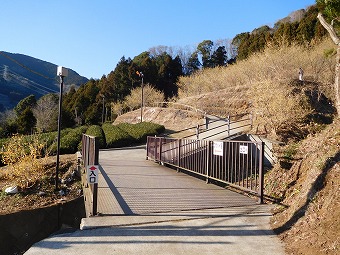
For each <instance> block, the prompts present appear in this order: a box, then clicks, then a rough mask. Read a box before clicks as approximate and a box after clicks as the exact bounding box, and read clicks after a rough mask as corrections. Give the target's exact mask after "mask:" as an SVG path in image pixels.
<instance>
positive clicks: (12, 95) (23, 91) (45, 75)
mask: <svg viewBox="0 0 340 255" xmlns="http://www.w3.org/2000/svg"><path fill="white" fill-rule="evenodd" d="M56 74H57V65H55V64H52V63H49V62H46V61H43V60H40V59H36V58H33V57H30V56H26V55H22V54H13V53H9V52H3V51H2V52H0V111H3V110H5V109H11V108H13V107H15V106H16V105H17V103H18V102H19V101H20V100H21V99H23V98H25V97H27V96H29V95H31V94H33V95H35V96H36V99H38V98H40V97H41V96H43V95H45V94H48V93H54V92H56V93H58V92H59V77H57V75H56ZM87 81H88V79H87V78H86V77H83V76H80V75H79V74H78V73H76V72H75V71H73V70H71V69H69V74H68V77H65V79H64V85H65V90H67V88H69V87H70V86H72V85H74V86H79V85H81V84H84V83H86V82H87Z"/></svg>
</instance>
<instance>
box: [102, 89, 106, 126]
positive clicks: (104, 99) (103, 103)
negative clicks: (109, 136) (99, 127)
mask: <svg viewBox="0 0 340 255" xmlns="http://www.w3.org/2000/svg"><path fill="white" fill-rule="evenodd" d="M102 97H103V112H102V124H104V109H105V108H104V107H105V96H104V95H102Z"/></svg>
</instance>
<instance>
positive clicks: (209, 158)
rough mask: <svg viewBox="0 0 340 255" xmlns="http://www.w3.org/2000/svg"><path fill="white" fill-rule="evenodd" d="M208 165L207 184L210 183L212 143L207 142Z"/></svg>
mask: <svg viewBox="0 0 340 255" xmlns="http://www.w3.org/2000/svg"><path fill="white" fill-rule="evenodd" d="M207 143H208V145H207V165H206V183H209V174H210V168H211V162H212V160H211V157H212V155H211V154H212V153H211V141H207Z"/></svg>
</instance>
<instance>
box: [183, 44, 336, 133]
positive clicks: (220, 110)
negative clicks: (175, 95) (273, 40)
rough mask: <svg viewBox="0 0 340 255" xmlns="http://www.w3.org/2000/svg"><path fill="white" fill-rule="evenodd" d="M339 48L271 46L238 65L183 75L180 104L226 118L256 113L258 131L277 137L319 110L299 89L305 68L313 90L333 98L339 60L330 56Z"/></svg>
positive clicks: (308, 81) (255, 123)
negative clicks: (335, 68)
mask: <svg viewBox="0 0 340 255" xmlns="http://www.w3.org/2000/svg"><path fill="white" fill-rule="evenodd" d="M333 49H334V46H333V44H332V42H331V41H330V40H325V41H323V42H322V43H319V44H316V45H315V46H313V47H303V46H298V45H293V46H290V47H287V46H286V45H284V44H282V45H280V46H272V45H269V46H268V48H267V49H266V50H265V51H264V52H261V53H257V54H254V55H253V56H251V57H249V58H248V59H247V60H244V61H239V62H238V63H237V64H234V65H231V66H228V67H219V68H213V69H205V70H203V71H200V72H197V73H196V74H194V75H192V76H190V77H181V79H180V81H179V99H178V102H181V103H185V104H189V105H192V106H195V107H197V108H199V109H201V110H203V111H206V112H207V113H210V114H216V115H220V116H226V115H228V114H231V115H235V114H242V113H245V112H252V113H253V114H254V117H255V119H254V127H255V130H254V132H257V133H262V134H268V135H270V134H273V133H276V132H277V130H278V129H280V128H282V126H283V125H290V124H291V123H297V122H298V121H302V119H303V118H304V116H306V115H307V114H309V113H310V112H312V110H313V109H312V108H311V106H310V105H309V104H308V99H307V98H306V95H305V93H304V89H305V88H299V85H300V84H299V83H298V71H299V67H302V68H303V69H304V78H305V80H306V83H309V84H313V88H312V89H313V90H317V91H318V93H319V94H322V93H323V94H325V95H326V96H327V97H329V98H331V99H333V91H332V89H333V88H332V85H331V84H332V82H333V75H334V70H333V69H334V56H332V54H326V53H327V52H333V51H334V50H333ZM300 87H301V86H300ZM297 88H298V93H296V90H297ZM275 138H276V137H275Z"/></svg>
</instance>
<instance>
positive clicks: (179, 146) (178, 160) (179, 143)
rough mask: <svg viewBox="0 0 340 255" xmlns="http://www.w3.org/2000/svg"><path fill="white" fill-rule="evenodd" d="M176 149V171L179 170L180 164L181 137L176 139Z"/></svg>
mask: <svg viewBox="0 0 340 255" xmlns="http://www.w3.org/2000/svg"><path fill="white" fill-rule="evenodd" d="M177 141H178V151H177V173H178V172H179V169H180V166H181V146H182V143H181V141H182V139H178V140H177Z"/></svg>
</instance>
